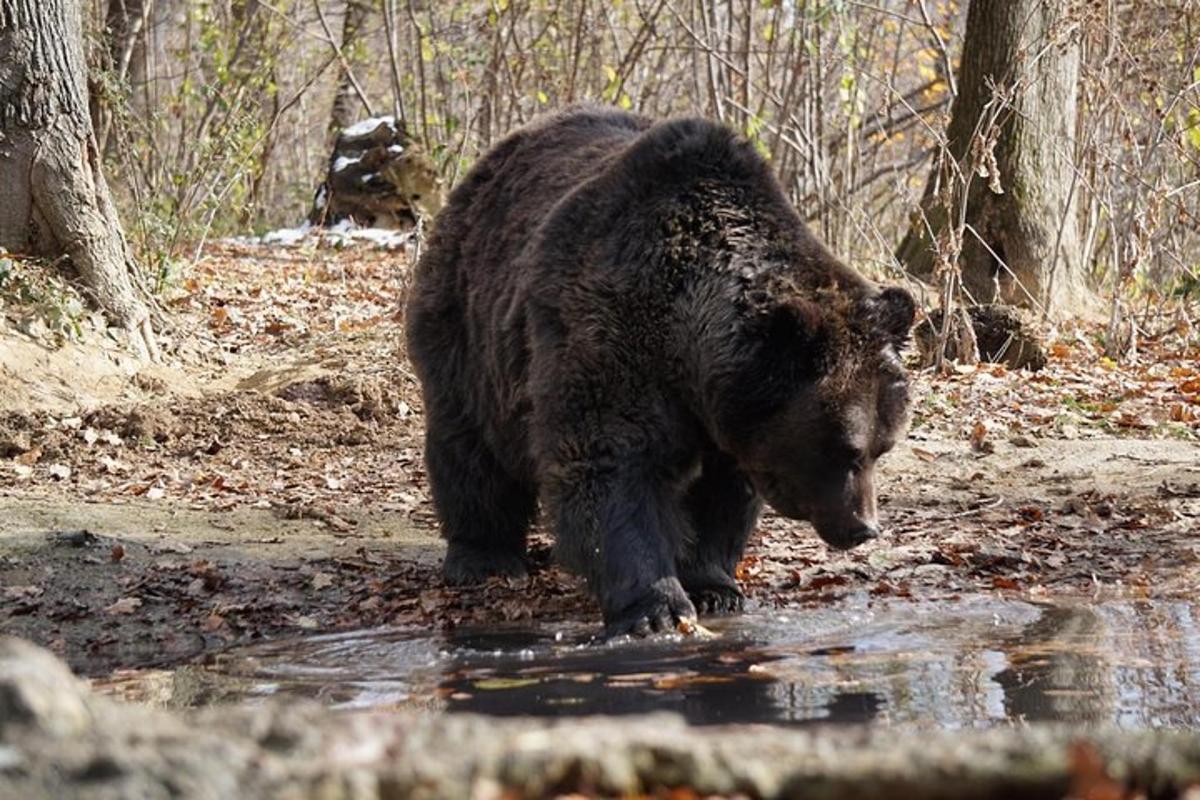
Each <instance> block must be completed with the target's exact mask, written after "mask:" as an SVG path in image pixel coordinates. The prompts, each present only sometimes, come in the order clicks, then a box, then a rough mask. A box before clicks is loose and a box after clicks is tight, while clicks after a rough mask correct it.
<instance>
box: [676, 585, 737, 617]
mask: <svg viewBox="0 0 1200 800" xmlns="http://www.w3.org/2000/svg"><path fill="white" fill-rule="evenodd" d="M690 596H691V598H692V603H694V604H695V606H696V610H697V611H699V612H700V613H701V614H713V615H719V614H736V613H737V612H739V611H741V610H742V607H743V606H744V605H745V603H746V598H745V596H744V595H743V594H742V593H741V592H740V591H739V590H738V589H737V588H734V587H730V586H706V587H704V588H703V589H698V590H695V591H693V592H691V594H690Z"/></svg>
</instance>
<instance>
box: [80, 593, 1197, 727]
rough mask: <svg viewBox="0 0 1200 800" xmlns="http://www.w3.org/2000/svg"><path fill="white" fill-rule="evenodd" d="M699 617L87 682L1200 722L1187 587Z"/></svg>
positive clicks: (494, 706) (553, 705)
mask: <svg viewBox="0 0 1200 800" xmlns="http://www.w3.org/2000/svg"><path fill="white" fill-rule="evenodd" d="M708 624H709V627H710V628H712V629H713V630H714V631H715V632H716V633H717V634H719V635H718V636H717V637H716V638H714V639H711V640H698V639H682V638H676V637H673V638H670V639H666V640H657V641H650V642H638V641H624V642H615V643H596V642H594V641H592V639H591V636H592V635H593V634H594V632H595V629H594V627H592V626H583V625H580V626H577V627H558V628H538V627H524V628H496V629H490V630H488V631H479V630H473V631H472V630H460V631H455V632H453V633H450V634H440V633H439V634H435V635H430V636H414V635H413V634H412V633H411V632H409V633H397V632H395V631H387V630H372V631H361V632H355V633H347V634H338V635H328V636H311V637H306V638H298V639H291V640H282V641H277V642H270V643H264V644H259V645H254V646H250V647H245V648H242V649H239V650H232V651H228V652H225V653H222V654H220V655H218V656H216V657H214V658H213V659H211V662H210V663H206V664H203V665H194V666H186V667H182V668H179V669H176V670H171V671H149V672H147V671H141V672H132V673H126V674H118V675H114V676H112V677H111V678H108V679H105V680H103V681H98V682H97V686H98V687H99V688H101V689H103V690H104V691H107V692H110V693H113V694H117V695H121V696H125V697H127V698H129V699H133V700H138V701H142V702H150V703H154V704H158V705H170V706H198V705H210V704H214V703H256V702H262V701H263V700H264V699H265V698H269V697H280V696H284V697H293V696H294V697H301V696H302V697H307V698H315V699H317V700H320V701H321V702H324V703H327V704H329V705H331V706H335V707H344V708H375V709H380V708H429V709H441V710H445V711H449V712H456V711H470V712H476V713H483V714H493V715H501V716H504V715H543V716H562V715H582V714H631V713H645V712H648V711H675V712H678V713H680V714H682V715H683V716H685V717H686V718H687V719H689V720H690V721H692V722H693V723H697V724H728V723H772V724H783V725H798V724H807V723H857V722H873V723H884V724H887V723H910V722H919V723H933V724H937V725H939V726H949V727H975V726H987V725H994V724H998V723H1006V722H1010V721H1019V720H1025V721H1035V720H1058V721H1068V722H1082V723H1092V722H1095V723H1099V722H1110V723H1116V724H1118V725H1123V726H1129V727H1146V726H1160V725H1162V726H1185V727H1186V726H1193V727H1194V726H1198V725H1200V615H1197V613H1196V608H1195V607H1194V606H1192V605H1191V604H1189V603H1182V602H1151V601H1145V602H1139V601H1113V602H1103V603H1088V602H1086V601H1080V602H1078V603H1063V602H1059V603H1056V604H1034V603H1026V602H1019V601H1005V600H998V599H996V598H992V597H982V596H981V597H973V598H972V597H967V598H960V599H957V600H954V601H952V602H951V601H941V602H921V601H903V602H900V601H888V602H880V601H878V600H873V599H868V598H866V597H861V598H857V599H853V600H851V601H849V602H843V603H840V604H839V605H837V606H835V607H830V608H826V609H807V610H804V611H793V612H786V613H784V612H768V611H757V612H755V611H752V612H750V613H747V614H745V615H743V616H740V617H731V618H727V619H721V620H716V621H712V622H710V623H708Z"/></svg>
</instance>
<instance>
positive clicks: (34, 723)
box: [0, 636, 92, 760]
mask: <svg viewBox="0 0 1200 800" xmlns="http://www.w3.org/2000/svg"><path fill="white" fill-rule="evenodd" d="M87 697H88V693H87V688H86V687H85V686H84V684H83V683H82V682H81V681H79V680H78V679H76V678H75V676H74V675H72V674H71V670H69V669H68V668H67V665H66V664H64V663H62V662H61V661H59V660H58V659H57V658H55V657H54V656H53V655H52V654H51V653H50V652H49V651H47V650H43V649H41V648H40V647H35V646H33V645H32V644H30V643H29V642H26V641H24V640H23V639H17V638H16V637H12V636H5V637H3V638H0V740H8V739H10V738H15V737H14V734H13V730H14V729H15V728H18V727H21V728H31V729H35V730H38V731H41V732H43V733H46V734H49V735H50V736H55V737H66V736H74V735H78V734H80V733H82V732H83V731H85V730H86V729H87V728H88V726H89V725H90V724H91V721H92V715H91V711H90V710H89V708H88V703H87ZM10 760H11V754H10Z"/></svg>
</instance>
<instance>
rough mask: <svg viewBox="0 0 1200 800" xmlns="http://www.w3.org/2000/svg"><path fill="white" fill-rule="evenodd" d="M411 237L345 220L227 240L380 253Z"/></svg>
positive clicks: (404, 232) (403, 232) (410, 233)
mask: <svg viewBox="0 0 1200 800" xmlns="http://www.w3.org/2000/svg"><path fill="white" fill-rule="evenodd" d="M414 234H415V231H414V230H391V229H388V228H362V227H359V226H358V225H356V224H354V222H353V221H352V220H349V219H344V220H342V221H341V222H337V223H335V224H333V225H330V226H329V227H328V228H319V227H316V226H314V225H312V224H311V223H309V222H305V223H304V224H302V225H300V226H299V227H297V228H280V229H279V230H275V231H270V232H269V233H265V234H263V235H262V236H237V237H233V238H232V239H228V240H226V241H230V242H232V243H234V244H240V245H260V246H265V247H296V246H298V245H305V244H307V245H313V246H325V247H350V246H354V245H364V246H370V247H377V248H380V249H383V250H398V249H400V248H402V247H405V246H407V245H408V244H409V243H410V242H412V239H413V236H414Z"/></svg>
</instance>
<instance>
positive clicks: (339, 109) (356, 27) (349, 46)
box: [328, 0, 371, 145]
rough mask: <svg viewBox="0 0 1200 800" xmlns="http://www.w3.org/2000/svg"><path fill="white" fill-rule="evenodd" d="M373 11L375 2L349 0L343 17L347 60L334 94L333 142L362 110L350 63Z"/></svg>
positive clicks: (343, 34) (340, 63) (331, 142)
mask: <svg viewBox="0 0 1200 800" xmlns="http://www.w3.org/2000/svg"><path fill="white" fill-rule="evenodd" d="M370 11H371V5H370V3H367V2H366V1H365V0H347V3H346V16H345V17H344V18H343V19H342V56H343V57H344V59H345V61H344V62H339V64H338V83H337V93H336V94H335V95H334V96H333V108H332V110H331V111H330V114H329V136H328V139H329V142H330V145H332V144H333V142H334V141H335V140H336V139H337V136H338V134H339V133H341V132H342V131H343V130H345V129H346V128H349V127H350V126H351V125H353V124H354V123H355V122H357V121H358V115H359V113H360V112H361V106H362V103H361V101H360V100H359V99H358V93H357V92H356V90H355V88H354V76H353V75H351V73H350V67H351V65H352V64H353V63H354V61H355V60H356V59H355V58H354V55H355V51H356V49H357V47H358V42H359V39H360V38H361V33H362V30H363V27H364V26H365V25H366V22H367V15H368V14H369V13H370Z"/></svg>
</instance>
